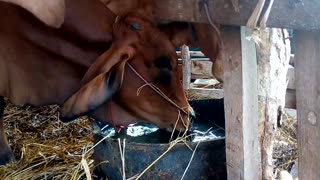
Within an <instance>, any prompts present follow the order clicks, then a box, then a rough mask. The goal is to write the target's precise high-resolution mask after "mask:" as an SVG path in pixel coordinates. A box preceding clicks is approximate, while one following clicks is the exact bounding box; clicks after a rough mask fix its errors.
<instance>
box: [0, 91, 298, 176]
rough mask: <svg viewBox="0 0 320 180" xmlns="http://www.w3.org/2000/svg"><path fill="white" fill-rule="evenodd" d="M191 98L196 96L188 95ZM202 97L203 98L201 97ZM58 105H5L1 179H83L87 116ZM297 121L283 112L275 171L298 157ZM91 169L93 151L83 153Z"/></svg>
mask: <svg viewBox="0 0 320 180" xmlns="http://www.w3.org/2000/svg"><path fill="white" fill-rule="evenodd" d="M189 98H190V99H199V98H197V97H196V96H195V95H192V94H189ZM202 98H203V97H202ZM58 110H59V107H58V106H43V107H40V108H31V107H26V108H18V107H15V106H13V105H12V104H10V103H9V104H8V106H7V108H6V111H5V114H4V119H5V121H4V122H5V127H6V129H7V131H6V132H7V136H8V140H9V143H10V145H11V147H12V149H13V151H14V153H15V156H16V161H15V162H14V163H10V164H8V165H6V166H4V167H0V179H1V180H2V179H5V180H11V179H25V180H28V179H68V180H69V179H72V180H76V179H86V178H85V177H86V176H85V171H84V169H83V166H82V164H81V160H82V155H83V154H84V153H85V152H86V151H87V150H88V149H89V148H91V147H92V146H93V144H92V140H93V137H92V135H93V133H92V129H91V126H90V123H89V120H88V118H82V119H80V120H78V121H75V122H72V123H68V124H65V123H62V122H61V121H59V119H58ZM296 135H297V134H296V120H295V119H293V118H291V117H289V116H287V115H284V123H283V127H282V128H280V129H279V132H278V134H277V138H276V143H275V146H274V154H273V157H274V159H275V161H274V164H275V166H276V167H275V170H276V171H279V170H282V169H285V170H289V169H290V168H291V166H292V165H293V162H294V161H295V160H296V159H297V140H296V138H297V136H296ZM84 158H85V160H86V162H87V163H88V165H89V168H90V170H91V172H92V171H93V169H94V167H93V158H92V151H90V152H88V153H87V154H86V155H85V156H84Z"/></svg>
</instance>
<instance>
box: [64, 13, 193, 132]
mask: <svg viewBox="0 0 320 180" xmlns="http://www.w3.org/2000/svg"><path fill="white" fill-rule="evenodd" d="M179 77H180V75H179V72H178V60H177V55H176V52H175V47H174V46H173V45H172V43H171V42H170V40H169V39H168V37H167V36H166V35H165V34H164V33H162V32H161V31H159V30H158V29H157V28H156V26H155V25H154V24H152V22H150V21H149V20H147V19H144V18H143V17H139V16H136V15H127V16H125V17H123V18H119V19H118V20H117V22H116V23H115V24H114V41H113V45H112V47H111V48H110V49H109V50H108V51H107V52H105V53H104V54H102V55H101V56H100V57H99V58H98V59H97V60H96V62H95V63H94V64H93V65H92V66H91V67H90V69H89V70H88V71H87V73H86V75H85V77H84V78H83V84H84V85H83V86H82V88H81V89H80V90H79V91H77V92H76V93H75V94H73V95H72V96H71V97H70V98H69V99H67V101H66V102H65V103H64V105H63V107H62V110H61V119H62V120H65V121H68V120H73V119H75V118H77V117H79V116H81V115H85V114H88V113H90V112H93V111H94V110H96V109H97V108H98V107H101V106H103V105H106V104H107V103H108V102H110V101H111V99H112V100H113V101H115V102H116V103H117V104H119V105H120V106H121V107H122V108H124V109H126V110H127V111H128V112H130V113H131V114H132V115H134V116H135V117H137V118H140V119H143V120H146V121H148V122H151V123H154V124H156V125H158V126H159V127H161V128H169V129H170V128H171V129H172V128H176V129H177V130H185V129H186V128H188V127H189V125H190V123H189V118H188V115H189V113H192V112H193V111H192V109H191V108H190V106H189V104H188V101H187V98H186V96H185V94H184V91H183V88H182V85H181V82H180V78H179ZM106 119H108V118H106ZM114 121H116V122H112V123H115V124H117V125H119V124H121V119H117V117H115V119H114ZM109 123H111V122H109Z"/></svg>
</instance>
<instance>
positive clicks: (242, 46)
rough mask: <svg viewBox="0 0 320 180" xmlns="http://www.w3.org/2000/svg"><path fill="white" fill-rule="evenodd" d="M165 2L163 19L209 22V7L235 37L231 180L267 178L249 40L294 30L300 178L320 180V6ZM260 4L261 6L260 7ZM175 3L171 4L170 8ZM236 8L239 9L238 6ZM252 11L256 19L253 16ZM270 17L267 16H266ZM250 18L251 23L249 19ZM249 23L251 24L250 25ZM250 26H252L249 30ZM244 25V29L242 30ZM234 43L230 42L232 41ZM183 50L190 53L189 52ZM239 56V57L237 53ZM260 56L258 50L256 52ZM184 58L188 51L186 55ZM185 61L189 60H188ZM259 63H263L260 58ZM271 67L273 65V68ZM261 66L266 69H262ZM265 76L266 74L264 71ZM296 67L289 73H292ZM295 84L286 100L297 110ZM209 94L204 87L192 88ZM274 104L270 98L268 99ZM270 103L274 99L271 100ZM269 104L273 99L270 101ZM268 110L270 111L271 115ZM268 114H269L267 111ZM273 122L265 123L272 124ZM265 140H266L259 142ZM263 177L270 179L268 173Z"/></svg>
mask: <svg viewBox="0 0 320 180" xmlns="http://www.w3.org/2000/svg"><path fill="white" fill-rule="evenodd" d="M232 2H233V4H232V3H231V2H229V1H215V0H212V1H198V0H188V1H174V0H166V1H162V2H161V4H163V7H162V9H161V10H159V12H161V14H159V16H161V17H162V18H163V19H168V20H179V21H192V22H208V17H207V16H206V9H205V7H204V6H203V5H204V4H207V7H208V8H207V9H209V12H210V13H211V18H212V19H213V21H214V22H216V23H218V24H222V25H223V28H222V34H225V36H224V35H222V37H230V36H232V37H233V38H232V42H225V44H226V46H228V47H226V48H225V50H226V51H227V53H226V54H228V55H229V56H228V55H227V56H228V58H226V59H225V61H224V69H225V73H224V92H223V96H224V98H225V117H226V156H227V162H226V163H227V172H228V179H246V180H247V179H262V170H261V168H265V167H262V164H261V163H262V161H263V160H262V157H261V152H262V151H261V152H260V151H259V149H260V148H259V146H260V143H263V142H264V140H265V138H266V137H263V136H268V135H269V134H268V133H269V132H268V131H266V130H265V131H264V133H265V134H264V135H262V136H259V135H258V133H259V132H258V129H259V127H258V121H259V120H258V119H259V117H260V116H258V114H259V113H261V112H260V111H259V109H258V77H257V76H258V75H260V76H261V74H257V72H258V66H257V59H256V57H257V55H256V47H255V44H254V42H252V41H249V40H248V37H250V36H251V35H252V33H253V32H252V30H251V28H252V27H256V25H257V23H258V22H259V23H260V22H261V24H260V27H261V28H262V29H263V28H265V27H274V28H289V29H294V36H295V38H294V40H295V43H296V44H295V46H296V51H295V57H294V59H295V61H294V64H295V68H294V71H295V73H294V74H295V78H294V77H292V78H291V80H292V79H295V80H294V82H289V83H294V84H295V89H296V109H297V115H298V151H299V153H298V154H299V179H310V180H311V179H314V180H315V179H319V177H320V172H319V169H320V163H319V162H320V159H319V157H320V152H319V149H320V141H319V133H320V126H319V122H318V121H317V120H318V118H319V112H320V109H319V107H320V101H319V97H320V94H319V89H320V84H319V80H318V79H319V78H320V74H319V71H318V69H319V68H320V61H319V55H320V54H319V51H320V31H319V30H320V21H319V18H320V17H319V13H318V11H319V9H320V2H319V1H316V0H302V1H290V0H283V1H273V0H271V1H263V0H259V1H258V0H254V1H245V0H240V1H232ZM257 4H258V5H257ZM168 5H170V6H168ZM233 5H234V6H233ZM252 12H254V13H253V16H251V14H252ZM261 12H263V13H265V16H263V17H260V16H262V15H261V14H263V13H261ZM248 20H249V21H248ZM247 22H248V24H247ZM245 25H247V27H244V26H245ZM240 26H241V27H240ZM228 39H229V38H228ZM183 51H187V48H184V49H183ZM235 51H236V54H237V55H239V56H236V55H234V54H235ZM257 53H259V52H257ZM182 54H183V53H182ZM185 57H188V55H187V56H185ZM183 61H184V63H183V64H184V67H183V69H184V70H187V71H186V72H185V73H184V82H185V83H184V86H185V87H186V88H188V86H189V82H190V76H191V75H190V70H191V68H190V67H191V65H190V63H191V62H190V61H188V60H187V59H186V58H185V59H184V60H183ZM258 61H259V60H258ZM270 66H272V64H270ZM259 68H261V67H259ZM260 72H261V71H260ZM292 72H293V69H292V68H291V69H290V70H289V73H288V74H293V73H292ZM292 87H293V85H292V84H289V86H288V91H289V93H287V96H289V97H288V98H287V101H286V105H287V106H288V107H295V98H294V97H295V95H294V94H292V89H293V88H292ZM192 90H193V91H195V90H196V91H198V92H200V91H202V92H203V91H204V90H203V89H200V90H199V89H198V90H197V89H192ZM206 93H207V94H210V95H211V96H213V97H214V96H220V97H221V96H222V95H221V91H218V92H217V91H213V90H211V91H210V90H206ZM269 100H270V99H269ZM270 101H271V100H270ZM265 102H266V103H268V101H265ZM266 112H268V111H266ZM263 113H265V112H263ZM268 123H272V122H265V125H266V127H265V128H266V129H267V128H268V127H267V126H268V125H267V124H268ZM260 138H261V139H260ZM263 177H264V178H266V177H268V176H266V175H263Z"/></svg>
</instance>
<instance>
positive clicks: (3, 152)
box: [0, 96, 14, 165]
mask: <svg viewBox="0 0 320 180" xmlns="http://www.w3.org/2000/svg"><path fill="white" fill-rule="evenodd" d="M5 106H6V104H5V101H4V98H3V97H2V96H0V165H4V164H6V163H8V162H10V161H11V160H13V159H14V156H13V153H12V151H11V149H10V146H9V144H8V141H7V138H6V135H5V132H4V127H3V111H4V108H5Z"/></svg>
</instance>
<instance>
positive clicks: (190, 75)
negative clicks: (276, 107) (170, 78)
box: [177, 46, 296, 109]
mask: <svg viewBox="0 0 320 180" xmlns="http://www.w3.org/2000/svg"><path fill="white" fill-rule="evenodd" d="M177 54H178V57H179V60H180V63H179V64H180V74H181V77H182V81H183V85H184V89H185V90H188V91H189V92H192V93H193V94H196V95H197V96H199V97H201V96H202V97H204V98H213V99H219V98H223V97H224V93H223V89H214V88H199V87H197V85H196V84H194V83H191V81H192V80H195V79H215V77H214V76H213V75H212V73H211V67H212V62H211V61H210V59H209V58H207V57H205V55H204V54H203V53H202V52H201V51H189V48H188V47H187V46H182V47H181V51H177ZM287 80H288V88H287V93H286V105H285V107H286V108H290V109H296V88H295V69H294V55H293V54H292V55H291V57H290V64H289V68H288V73H287Z"/></svg>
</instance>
